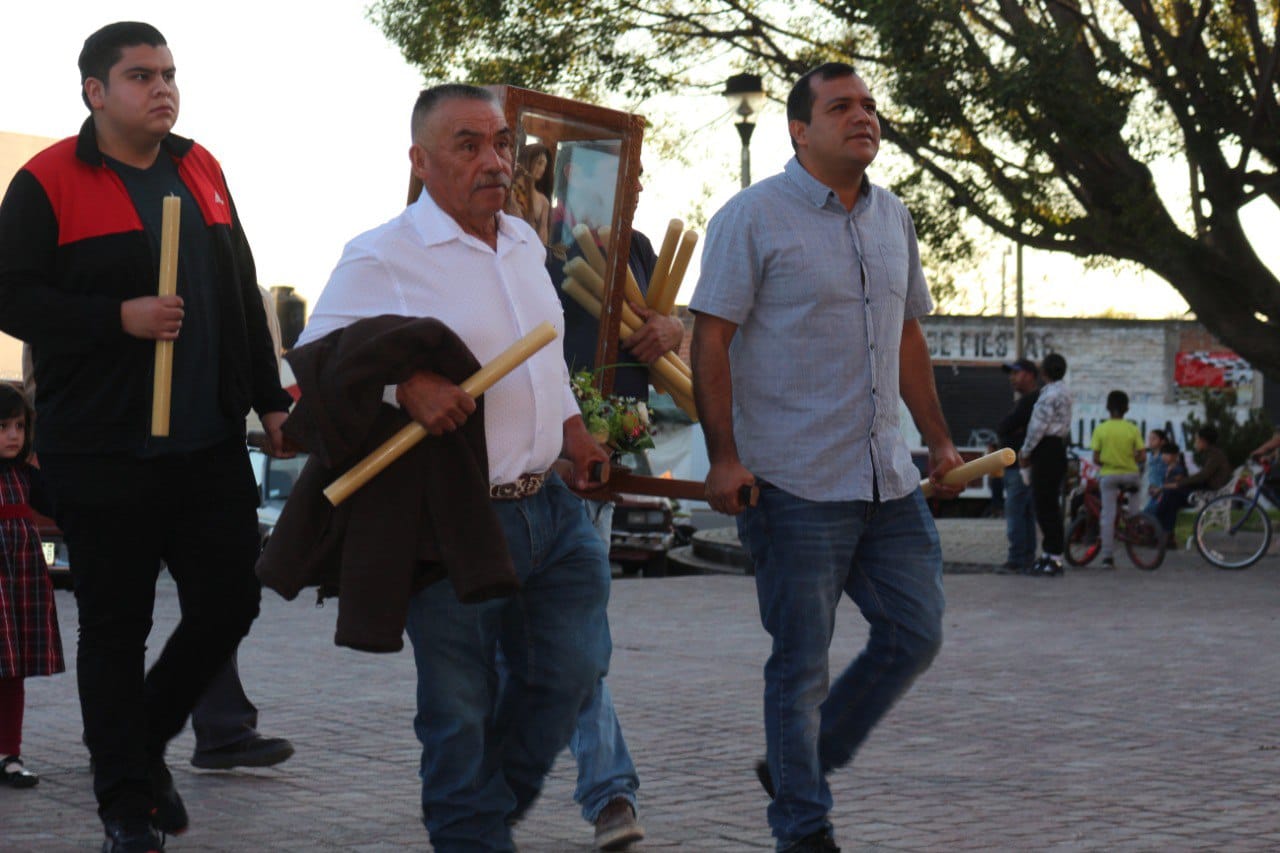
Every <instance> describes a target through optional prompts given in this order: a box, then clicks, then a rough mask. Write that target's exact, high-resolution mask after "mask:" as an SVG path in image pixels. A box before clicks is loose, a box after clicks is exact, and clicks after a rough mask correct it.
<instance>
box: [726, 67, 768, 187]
mask: <svg viewBox="0 0 1280 853" xmlns="http://www.w3.org/2000/svg"><path fill="white" fill-rule="evenodd" d="M724 97H725V100H727V101H728V102H729V109H731V110H733V111H734V113H736V114H737V115H738V121H737V123H736V124H737V128H738V136H739V137H740V138H741V139H742V186H743V188H744V189H745V188H746V187H748V186H750V185H751V133H752V132H753V131H754V130H755V129H756V123H755V122H754V121H752V120H751V117H752V116H753V115H755V114H756V113H757V112H759V111H760V108H761V107H762V106H764V98H765V94H764V87H763V86H762V85H761V82H760V75H759V74H735V75H733V76H732V77H730V78H729V79H728V80H727V81H725V84H724Z"/></svg>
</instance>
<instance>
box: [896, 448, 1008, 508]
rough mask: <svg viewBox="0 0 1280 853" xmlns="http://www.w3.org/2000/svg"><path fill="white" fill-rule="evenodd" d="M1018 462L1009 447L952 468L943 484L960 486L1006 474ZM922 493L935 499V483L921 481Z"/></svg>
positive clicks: (944, 476) (943, 478) (943, 479)
mask: <svg viewBox="0 0 1280 853" xmlns="http://www.w3.org/2000/svg"><path fill="white" fill-rule="evenodd" d="M1017 460H1018V454H1016V453H1014V452H1013V451H1012V450H1010V449H1009V448H1007V447H1004V448H1001V449H1000V450H997V451H994V452H992V453H988V454H987V455H986V456H979V457H978V458H977V459H973V460H971V461H969V462H966V463H964V464H963V465H960V466H958V467H956V468H952V469H951V470H950V471H948V472H947V473H946V474H944V475H943V476H942V482H943V483H945V484H946V485H948V486H959V485H960V484H962V483H967V482H969V481H970V480H976V479H978V478H979V477H985V476H986V475H988V474H996V473H1000V474H1003V473H1004V469H1005V468H1008V467H1009V466H1010V465H1012V464H1013V463H1014V462H1016V461H1017ZM920 491H922V492H924V496H925V497H926V498H931V497H933V483H931V482H929V481H928V480H921V481H920Z"/></svg>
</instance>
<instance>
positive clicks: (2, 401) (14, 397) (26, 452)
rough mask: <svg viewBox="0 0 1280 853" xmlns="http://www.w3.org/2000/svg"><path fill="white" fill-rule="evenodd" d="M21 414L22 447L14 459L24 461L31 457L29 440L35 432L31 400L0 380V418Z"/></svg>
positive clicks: (34, 414) (6, 418) (5, 418)
mask: <svg viewBox="0 0 1280 853" xmlns="http://www.w3.org/2000/svg"><path fill="white" fill-rule="evenodd" d="M19 416H21V418H22V422H23V428H22V433H23V439H22V449H21V450H19V451H18V455H17V457H16V461H18V462H26V461H27V460H28V459H30V458H31V440H32V437H33V435H34V433H35V429H34V427H35V420H36V413H35V410H34V409H32V408H31V401H30V400H28V399H27V395H26V394H23V393H22V392H21V391H19V390H18V389H17V388H15V387H14V386H13V385H10V384H9V383H8V382H0V420H5V421H7V420H9V419H10V418H16V417H19Z"/></svg>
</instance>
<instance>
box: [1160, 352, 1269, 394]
mask: <svg viewBox="0 0 1280 853" xmlns="http://www.w3.org/2000/svg"><path fill="white" fill-rule="evenodd" d="M1252 381H1253V368H1252V367H1250V366H1249V362H1247V361H1245V360H1244V359H1243V358H1241V357H1240V356H1238V355H1236V354H1235V353H1233V352H1231V351H1230V350H1222V351H1218V352H1210V351H1206V350H1196V351H1189V352H1180V353H1178V355H1177V357H1176V358H1175V360H1174V367H1173V382H1174V384H1175V385H1177V386H1178V387H1179V388H1238V387H1240V386H1241V385H1247V384H1248V383H1250V382H1252Z"/></svg>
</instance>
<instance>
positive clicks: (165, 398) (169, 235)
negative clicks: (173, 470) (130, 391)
mask: <svg viewBox="0 0 1280 853" xmlns="http://www.w3.org/2000/svg"><path fill="white" fill-rule="evenodd" d="M163 204H164V207H163V208H162V214H161V218H160V290H159V295H160V296H173V295H174V294H175V293H177V292H178V233H179V232H178V226H179V225H180V224H181V220H182V199H180V198H178V196H176V195H170V196H165V199H164V202H163ZM172 396H173V341H156V362H155V372H154V374H153V378H152V387H151V434H152V435H155V436H167V435H168V434H169V409H170V401H171V399H172Z"/></svg>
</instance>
